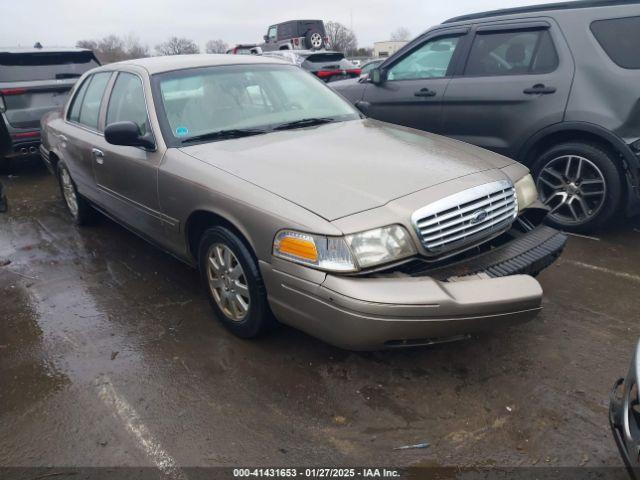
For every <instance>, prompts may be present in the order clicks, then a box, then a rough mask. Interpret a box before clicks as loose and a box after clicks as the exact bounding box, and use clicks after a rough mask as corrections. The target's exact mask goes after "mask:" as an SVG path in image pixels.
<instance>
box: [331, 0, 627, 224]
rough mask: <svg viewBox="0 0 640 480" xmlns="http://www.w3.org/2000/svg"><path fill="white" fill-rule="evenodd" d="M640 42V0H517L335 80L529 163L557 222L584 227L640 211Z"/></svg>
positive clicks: (358, 94) (368, 109) (381, 108)
mask: <svg viewBox="0 0 640 480" xmlns="http://www.w3.org/2000/svg"><path fill="white" fill-rule="evenodd" d="M639 50H640V2H638V1H619V0H613V1H580V2H565V3H558V4H547V5H541V6H536V7H523V8H514V9H508V10H500V11H494V12H488V13H480V14H475V15H468V16H464V17H458V18H453V19H451V20H448V21H446V22H445V23H443V24H442V25H438V26H436V27H434V28H432V29H430V30H428V31H427V32H426V33H424V34H423V35H421V36H420V37H418V38H416V39H415V40H413V41H412V42H410V43H409V44H408V45H406V46H405V47H404V48H402V49H401V50H400V51H398V52H396V53H395V54H394V55H393V56H391V57H389V58H388V59H387V60H386V61H385V62H384V63H383V64H382V65H381V66H380V67H379V68H378V69H375V70H373V71H371V72H370V74H369V75H368V78H367V79H366V80H361V81H359V82H358V81H347V82H340V83H336V84H335V86H334V88H335V89H336V90H337V91H339V92H340V93H341V94H342V95H344V96H345V97H347V98H348V99H349V100H351V101H352V102H354V103H355V104H356V105H357V106H358V107H359V108H360V109H361V110H362V111H363V112H365V113H366V114H368V115H369V116H371V117H373V118H377V119H380V120H385V121H389V122H393V123H398V124H401V125H405V126H409V127H414V128H418V129H421V130H427V131H431V132H435V133H441V134H443V135H447V136H450V137H453V138H455V139H458V140H462V141H465V142H469V143H473V144H476V145H479V146H481V147H484V148H487V149H490V150H494V151H496V152H498V153H501V154H504V155H506V156H509V157H512V158H514V159H517V160H518V161H520V162H522V163H524V164H526V165H528V166H529V167H530V168H531V169H532V170H533V172H534V174H535V177H536V182H537V186H538V189H539V192H540V197H541V199H542V200H543V201H544V203H546V204H547V205H548V206H549V208H550V215H549V217H548V218H549V221H550V223H552V224H553V225H555V226H557V227H560V228H564V229H567V230H576V231H580V230H582V231H585V230H592V229H594V228H596V227H599V226H602V225H604V224H606V223H607V222H608V221H609V220H610V219H611V218H612V217H613V216H614V215H615V214H616V213H618V212H620V213H625V214H627V215H633V214H636V213H638V212H640V187H639V186H640V107H639V106H638V105H640V55H638V51H639Z"/></svg>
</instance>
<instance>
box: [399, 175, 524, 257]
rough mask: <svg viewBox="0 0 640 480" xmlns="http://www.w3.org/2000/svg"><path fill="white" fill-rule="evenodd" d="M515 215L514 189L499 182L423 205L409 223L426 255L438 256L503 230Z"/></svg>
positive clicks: (505, 183)
mask: <svg viewBox="0 0 640 480" xmlns="http://www.w3.org/2000/svg"><path fill="white" fill-rule="evenodd" d="M517 215H518V200H517V198H516V192H515V188H513V184H512V183H511V182H510V181H507V180H500V181H497V182H492V183H487V184H485V185H480V186H478V187H474V188H470V189H468V190H463V191H462V192H459V193H456V194H455V195H451V196H449V197H446V198H443V199H442V200H438V201H437V202H434V203H432V204H430V205H427V206H425V207H423V208H421V209H419V210H417V211H415V212H414V213H413V215H412V216H411V221H412V222H413V225H414V227H415V229H416V232H417V233H418V236H419V237H420V239H421V241H422V244H423V245H424V247H425V248H426V249H427V251H429V252H430V253H433V254H441V253H445V252H449V251H452V250H456V249H459V248H462V247H464V246H466V245H469V244H471V243H476V242H477V241H479V240H481V239H482V238H484V237H489V236H491V235H492V234H494V233H496V232H499V231H502V230H505V229H506V228H507V227H509V226H510V225H511V223H512V222H513V220H514V219H515V218H516V216H517Z"/></svg>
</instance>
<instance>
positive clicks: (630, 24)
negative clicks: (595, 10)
mask: <svg viewBox="0 0 640 480" xmlns="http://www.w3.org/2000/svg"><path fill="white" fill-rule="evenodd" d="M591 32H592V33H593V36H594V37H596V40H597V41H598V43H599V44H600V46H601V47H602V49H603V50H604V51H605V52H606V53H607V55H609V58H611V60H613V61H614V62H615V63H616V65H618V66H619V67H622V68H628V69H634V70H637V69H640V54H639V50H640V17H626V18H612V19H609V20H596V21H595V22H593V23H592V24H591Z"/></svg>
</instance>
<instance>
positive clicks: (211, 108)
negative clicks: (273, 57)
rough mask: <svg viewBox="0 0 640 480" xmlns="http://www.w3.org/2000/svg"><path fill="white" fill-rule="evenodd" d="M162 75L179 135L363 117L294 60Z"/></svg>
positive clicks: (167, 110)
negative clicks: (293, 61) (323, 119)
mask: <svg viewBox="0 0 640 480" xmlns="http://www.w3.org/2000/svg"><path fill="white" fill-rule="evenodd" d="M157 81H158V82H159V92H160V96H161V97H160V98H161V101H162V105H163V109H164V114H165V115H166V120H167V123H168V125H167V126H168V128H169V129H170V132H171V135H172V136H173V137H174V138H175V139H178V140H184V139H187V138H189V137H192V136H196V135H199V134H204V133H209V132H213V131H219V130H229V129H242V128H258V129H262V128H266V129H268V128H270V127H272V126H275V125H278V124H281V123H284V122H291V121H298V120H302V119H308V118H316V117H330V118H334V119H336V120H338V121H339V120H355V119H357V118H359V115H358V114H357V112H356V111H355V110H354V109H353V107H352V106H351V105H349V104H348V103H347V102H345V101H344V100H343V99H342V98H341V97H340V96H338V95H336V94H335V93H334V92H333V91H332V90H331V89H329V88H327V87H326V86H325V85H323V84H322V83H320V82H318V80H317V79H315V78H314V77H313V76H311V75H309V73H307V72H305V71H304V70H302V69H300V68H298V67H293V66H286V65H258V66H242V67H235V66H234V67H225V68H222V67H214V68H203V69H193V70H190V71H183V72H178V73H167V74H163V75H159V76H158V78H157ZM163 128H166V127H163Z"/></svg>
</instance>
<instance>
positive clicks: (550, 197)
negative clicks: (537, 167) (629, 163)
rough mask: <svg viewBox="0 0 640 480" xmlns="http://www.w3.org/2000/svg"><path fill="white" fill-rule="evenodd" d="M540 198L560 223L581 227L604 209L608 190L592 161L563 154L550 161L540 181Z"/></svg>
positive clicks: (599, 171)
mask: <svg viewBox="0 0 640 480" xmlns="http://www.w3.org/2000/svg"><path fill="white" fill-rule="evenodd" d="M536 183H537V186H538V191H539V193H540V199H541V200H542V202H544V204H545V205H547V206H548V207H549V208H550V211H549V216H550V217H551V218H553V219H554V220H555V221H557V222H558V223H560V224H563V225H567V226H571V225H581V224H584V223H586V222H588V221H590V220H591V219H593V218H594V217H595V216H596V215H598V213H600V210H602V207H603V206H604V203H605V200H606V195H607V189H606V182H605V178H604V175H603V174H602V171H601V170H600V169H599V168H598V167H597V165H596V164H595V163H593V162H592V161H591V160H589V159H587V158H584V157H580V156H577V155H563V156H560V157H557V158H554V159H553V160H550V161H549V162H547V164H546V165H545V166H544V168H543V169H542V170H541V171H540V174H539V176H538V180H537V182H536Z"/></svg>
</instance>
